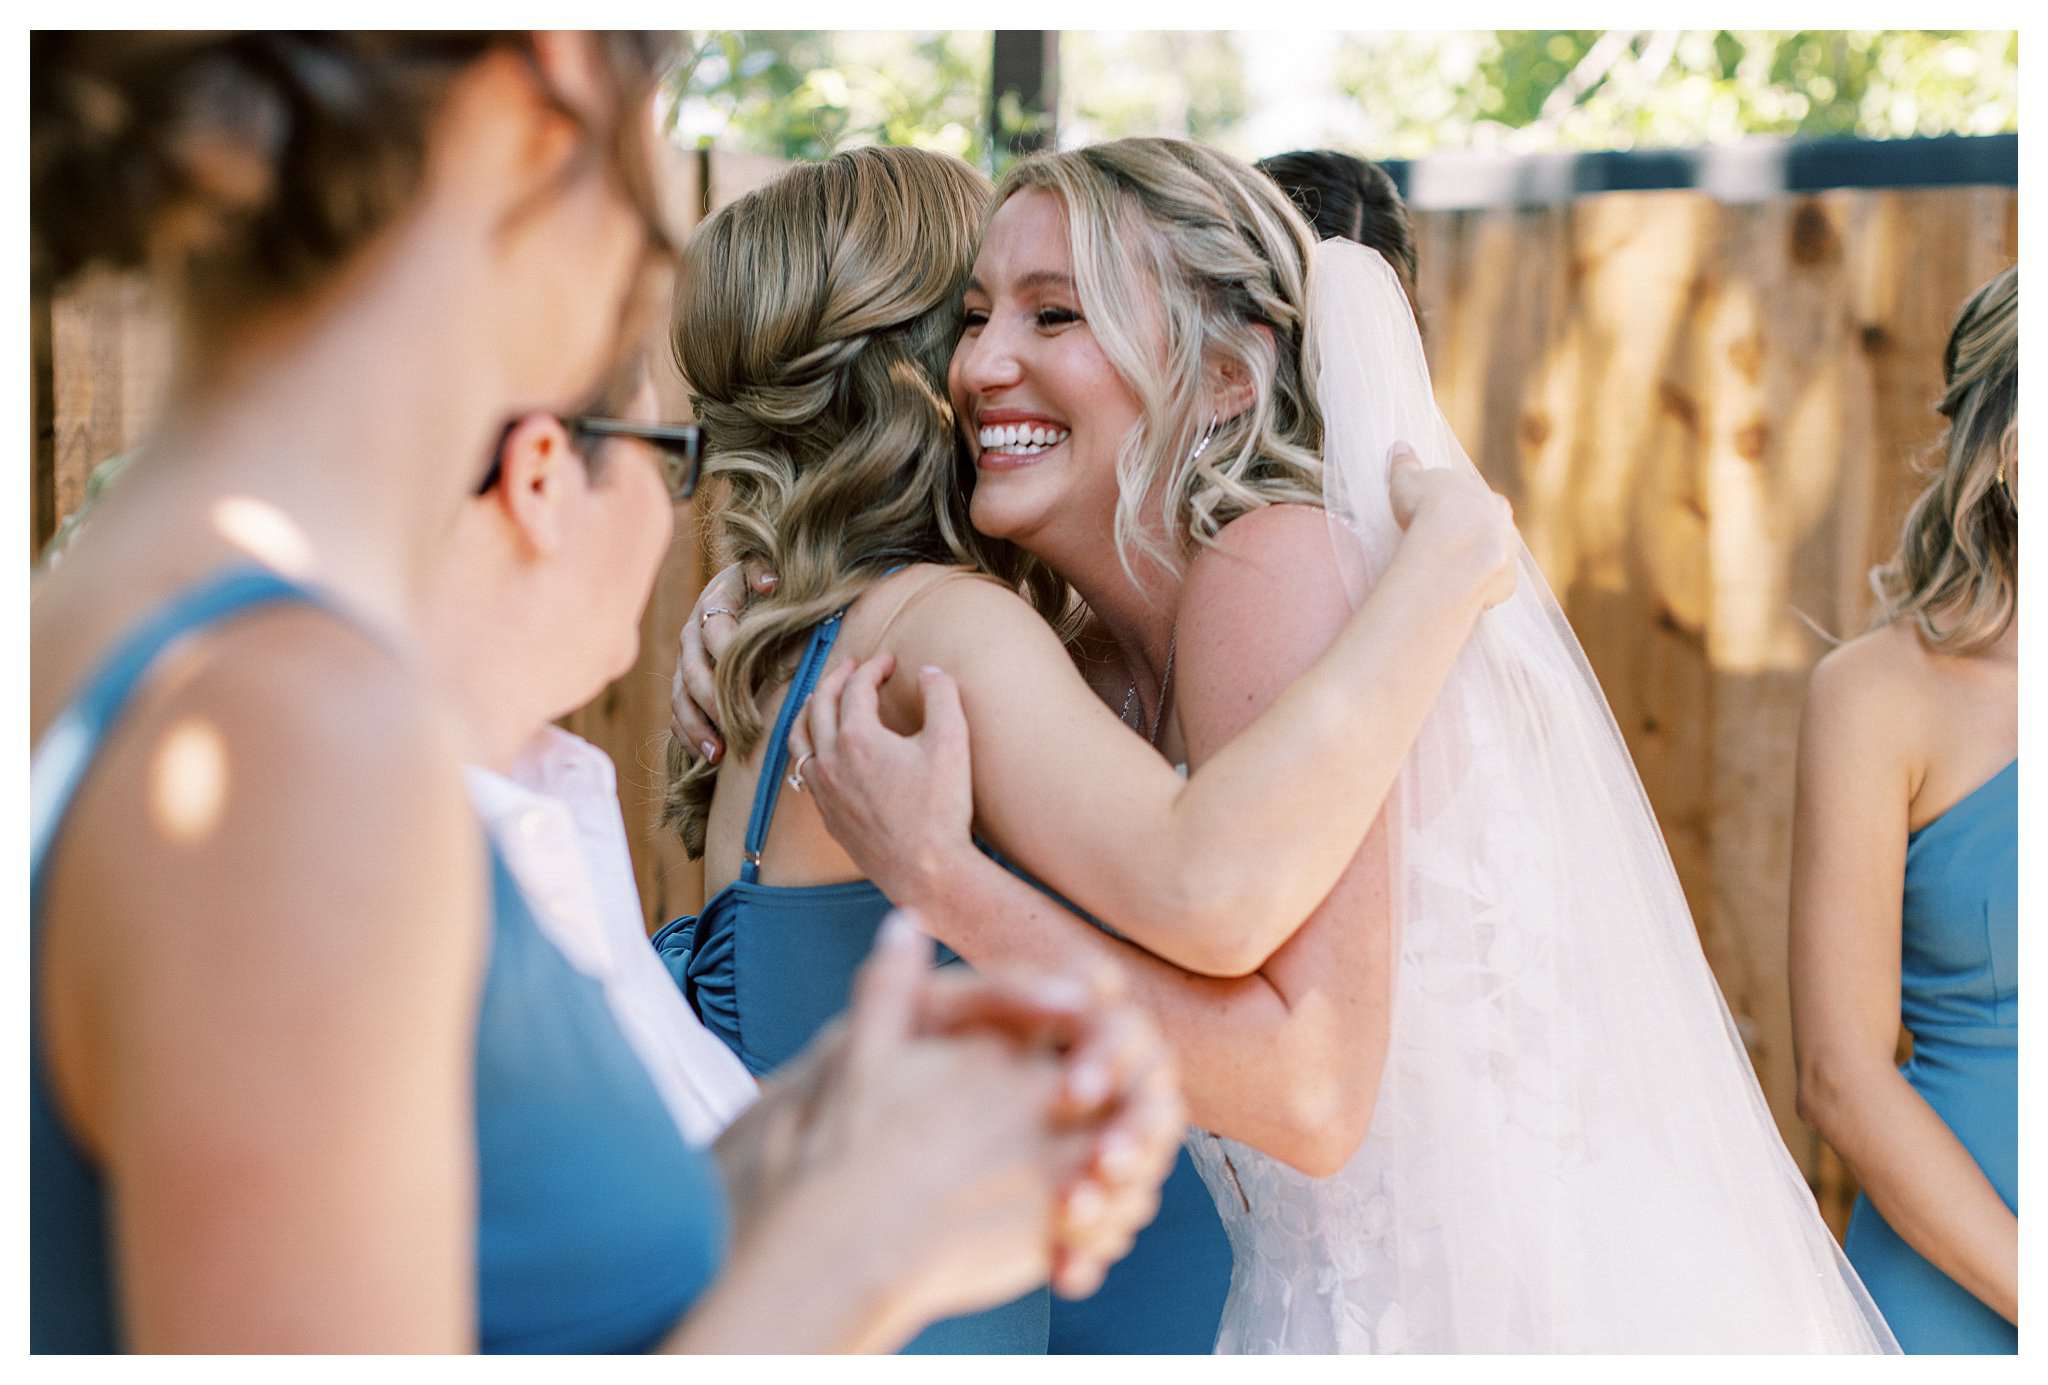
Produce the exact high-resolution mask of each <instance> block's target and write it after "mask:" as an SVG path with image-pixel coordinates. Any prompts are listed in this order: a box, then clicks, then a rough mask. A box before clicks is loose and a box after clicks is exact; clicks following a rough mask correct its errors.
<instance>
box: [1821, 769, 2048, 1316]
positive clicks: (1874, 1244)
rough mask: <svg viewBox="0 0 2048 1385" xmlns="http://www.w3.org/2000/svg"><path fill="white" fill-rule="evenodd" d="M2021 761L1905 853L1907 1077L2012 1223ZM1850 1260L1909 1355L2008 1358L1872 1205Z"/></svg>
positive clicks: (1912, 841)
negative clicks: (1909, 1040) (1995, 1193)
mask: <svg viewBox="0 0 2048 1385" xmlns="http://www.w3.org/2000/svg"><path fill="white" fill-rule="evenodd" d="M2019 777H2020V776H2019V761H2018V760H2014V761H2013V762H2012V763H2011V764H2009V765H2007V766H2006V767H2005V768H2004V769H2002V770H2000V771H1999V772H1998V773H1997V774H1995V775H1993V776H1992V777H1991V778H1990V779H1988V780H1986V781H1985V782H1984V783H1983V784H1981V785H1980V786H1978V787H1977V788H1976V789H1974V790H1972V791H1971V792H1970V793H1969V794H1967V795H1965V796H1964V797H1963V798H1962V800H1961V801H1959V802H1958V803H1957V804H1956V805H1955V806H1954V807H1952V808H1950V809H1949V810H1948V811H1947V812H1945V813H1943V814H1942V815H1941V816H1940V817H1938V818H1936V819H1934V821H1932V822H1930V823H1928V824H1927V825H1926V826H1925V827H1923V828H1921V829H1920V830H1919V831H1917V832H1915V833H1913V834H1912V835H1911V836H1909V837H1908V838H1907V839H1906V883H1905V897H1904V900H1903V903H1902V906H1901V909H1900V917H1899V923H1900V967H1899V980H1900V996H1899V1000H1900V1014H1901V1017H1902V1019H1903V1020H1904V1022H1905V1026H1906V1030H1907V1032H1908V1033H1910V1034H1911V1035H1912V1036H1913V1056H1912V1057H1911V1058H1909V1059H1908V1060H1907V1061H1906V1063H1905V1066H1904V1067H1902V1068H1901V1069H1900V1072H1901V1074H1902V1075H1903V1076H1904V1077H1905V1079H1906V1081H1907V1082H1909V1083H1910V1084H1911V1085H1912V1087H1913V1090H1914V1091H1916V1092H1918V1093H1919V1094H1920V1095H1921V1096H1922V1097H1923V1098H1924V1099H1925V1100H1926V1102H1927V1104H1928V1105H1929V1106H1932V1107H1933V1108H1934V1111H1935V1114H1936V1115H1938V1116H1940V1117H1941V1119H1942V1121H1943V1123H1945V1124H1946V1125H1947V1126H1948V1128H1949V1129H1950V1130H1951V1131H1953V1132H1954V1133H1955V1136H1956V1138H1957V1139H1958V1140H1960V1141H1962V1143H1963V1147H1964V1148H1966V1149H1968V1150H1969V1151H1970V1156H1971V1157H1972V1158H1973V1159H1975V1160H1976V1161H1977V1167H1978V1168H1980V1169H1982V1170H1983V1171H1984V1176H1985V1177H1986V1178H1987V1179H1989V1180H1990V1182H1991V1186H1992V1187H1993V1188H1995V1189H1997V1191H1998V1195H1999V1196H2000V1197H2001V1198H2003V1199H2005V1205H2006V1206H2007V1207H2010V1208H2011V1209H2012V1210H2013V1212H2014V1213H2015V1214H2017V1213H2018V1211H2019V1206H2020V1186H2019V1029H2020V1014H2019V1009H2020V994H2019ZM1847 1251H1848V1255H1849V1260H1850V1262H1851V1263H1852V1264H1854V1265H1855V1266H1856V1272H1857V1273H1858V1274H1860V1275H1861V1276H1862V1277H1863V1283H1864V1286H1865V1287H1866V1288H1868V1289H1869V1290H1870V1296H1871V1297H1872V1298H1873V1299H1875V1300H1876V1301H1877V1306H1878V1308H1879V1310H1880V1311H1882V1312H1883V1314H1884V1316H1885V1321H1886V1322H1888V1323H1889V1324H1890V1325H1891V1329H1892V1333H1893V1335H1895V1336H1896V1337H1897V1338H1898V1339H1899V1345H1900V1346H1901V1347H1903V1348H1904V1349H1905V1350H1906V1351H1908V1352H1910V1353H1922V1352H1942V1353H1953V1352H1996V1353H2004V1352H2013V1351H2017V1350H2018V1349H2019V1333H2018V1330H2017V1329H2016V1328H2015V1327H2014V1326H2013V1325H2012V1324H2011V1323H2009V1322H2007V1321H2006V1320H2005V1319H2004V1318H2002V1317H2000V1316H1999V1315H1998V1314H1997V1313H1995V1312H1993V1311H1992V1310H1991V1309H1990V1308H1988V1307H1986V1306H1985V1305H1984V1304H1983V1303H1982V1302H1981V1301H1980V1300H1978V1299H1977V1298H1976V1297H1975V1296H1974V1295H1972V1294H1971V1293H1969V1292H1968V1291H1967V1290H1965V1289H1964V1288H1963V1287H1962V1286H1961V1285H1959V1284H1957V1283H1956V1282H1955V1281H1954V1280H1952V1279H1950V1278H1949V1277H1948V1276H1947V1275H1945V1274H1943V1273H1942V1272H1941V1271H1940V1270H1938V1269H1936V1268H1935V1267H1934V1266H1933V1265H1932V1264H1931V1263H1930V1262H1928V1261H1927V1260H1926V1259H1925V1258H1923V1257H1922V1256H1921V1255H1920V1253H1919V1252H1918V1251H1916V1250H1914V1249H1913V1248H1912V1247H1911V1246H1909V1245H1907V1244H1906V1242H1905V1240H1904V1239H1903V1238H1901V1237H1900V1236H1899V1235H1898V1233H1897V1232H1895V1231H1893V1230H1892V1228H1891V1226H1890V1225H1889V1224H1888V1223H1887V1222H1886V1221H1885V1219H1884V1217H1883V1216H1882V1215H1880V1214H1879V1213H1878V1211H1877V1209H1876V1208H1875V1207H1873V1206H1872V1205H1871V1204H1870V1200H1869V1199H1868V1198H1866V1197H1863V1196H1861V1195H1860V1194H1859V1195H1858V1197H1857V1199H1856V1208H1855V1211H1854V1213H1853V1214H1852V1215H1851V1217H1850V1220H1849V1235H1848V1241H1847Z"/></svg>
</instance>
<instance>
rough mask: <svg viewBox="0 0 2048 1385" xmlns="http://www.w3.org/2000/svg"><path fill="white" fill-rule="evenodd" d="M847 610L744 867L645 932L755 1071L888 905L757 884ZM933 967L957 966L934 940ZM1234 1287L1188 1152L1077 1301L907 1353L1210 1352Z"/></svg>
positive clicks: (766, 768)
mask: <svg viewBox="0 0 2048 1385" xmlns="http://www.w3.org/2000/svg"><path fill="white" fill-rule="evenodd" d="M844 614H845V612H843V611H842V612H840V613H839V614H838V615H834V616H832V617H831V618H830V619H828V620H826V621H825V622H823V623H822V624H821V625H819V627H818V628H817V630H815V631H814V632H813V633H812V635H811V640H810V643H809V645H808V646H807V647H806V648H805V650H804V655H803V658H802V659H801V660H800V661H799V663H798V665H797V669H796V672H795V674H794V676H793V677H792V678H791V680H790V687H789V692H788V693H787V694H786V695H785V697H784V698H783V704H782V710H781V712H780V713H779V715H778V716H777V717H776V722H775V728H774V731H773V732H772V733H771V736H770V739H769V742H768V747H767V753H766V755H765V756H764V757H763V762H762V765H761V775H760V781H759V783H758V785H757V786H756V788H755V793H754V804H753V811H752V814H751V816H750V817H749V819H748V823H747V833H746V838H745V843H744V850H745V856H744V864H743V865H742V866H741V868H740V876H739V879H737V880H735V881H733V882H732V883H731V884H729V885H727V886H726V887H725V888H724V889H723V890H720V891H719V892H718V893H717V894H716V895H715V896H713V897H712V899H711V900H710V902H709V903H707V904H706V905H705V906H704V912H703V913H702V914H701V915H699V916H697V917H696V918H680V919H677V920H675V921H674V922H672V923H670V924H669V925H667V926H666V927H665V928H663V929H662V930H661V931H660V932H658V933H656V934H655V935H654V946H655V949H656V951H658V952H659V953H661V955H662V960H663V961H664V962H666V963H667V964H668V967H669V970H670V972H671V974H672V975H674V976H675V978H676V982H677V984H678V985H680V986H681V987H682V989H683V994H684V995H685V996H686V997H687V998H688V999H689V1002H690V1005H691V1008H692V1009H694V1010H695V1011H696V1012H697V1014H698V1015H699V1017H701V1018H702V1019H703V1021H704V1024H705V1026H706V1027H707V1028H708V1029H710V1030H711V1032H712V1033H714V1034H716V1035H718V1036H719V1037H720V1038H721V1039H723V1040H725V1042H726V1043H727V1044H728V1045H729V1046H730V1047H731V1048H732V1050H733V1052H734V1053H736V1054H738V1055H739V1057H740V1060H741V1061H742V1062H744V1063H745V1064H746V1065H747V1068H748V1070H749V1071H751V1072H753V1073H754V1074H756V1075H757V1076H758V1075H760V1074H762V1073H765V1072H768V1071H769V1070H770V1069H772V1068H775V1067H777V1066H779V1065H780V1064H782V1063H785V1062H787V1061H788V1060H789V1059H791V1058H792V1057H794V1056H795V1055H796V1053H797V1052H798V1050H800V1049H801V1048H802V1047H803V1046H804V1044H805V1043H807V1042H809V1040H810V1038H811V1036H812V1035H813V1034H815V1033H816V1032H817V1031H818V1029H819V1028H820V1027H821V1026H823V1025H824V1024H825V1022H826V1021H827V1020H830V1019H831V1018H832V1017H833V1016H835V1015H837V1014H838V1013H839V1012H840V1011H842V1010H844V1009H845V1008H846V1004H847V1001H848V999H849V996H850V994H851V991H852V983H853V974H854V972H855V971H856V970H857V969H858V968H859V966H860V964H861V962H862V961H863V960H864V959H865V958H866V956H867V954H868V952H869V950H870V949H871V948H872V947H873V945H874V938H875V933H876V931H877V930H878V929H879V928H880V926H881V923H882V919H883V918H884V917H885V916H886V915H887V914H888V912H889V908H890V905H889V900H888V898H887V897H886V896H885V895H884V894H883V893H882V892H881V890H879V889H877V888H876V887H875V886H874V884H872V883H871V882H869V881H865V880H856V881H849V882H847V883H844V884H836V885H810V886H777V885H763V884H761V883H760V859H761V849H762V846H763V844H764V843H765V842H766V841H767V839H768V828H769V824H770V823H771V822H772V821H773V819H774V815H775V805H776V801H777V799H778V797H779V796H780V792H781V786H782V776H783V764H784V761H785V759H786V757H787V753H788V750H787V746H788V740H789V728H790V726H791V725H792V724H793V723H794V721H795V719H796V716H797V714H798V713H799V712H800V711H801V710H802V708H803V705H804V703H805V702H806V701H807V700H808V699H809V697H810V695H811V690H812V689H813V688H814V687H815V686H816V685H817V681H818V678H819V676H820V674H821V673H822V672H823V671H824V667H825V663H826V660H827V659H828V658H829V657H830V655H831V652H832V645H833V643H834V641H835V640H836V639H837V638H838V634H839V627H840V620H841V618H842V617H843V616H844ZM938 954H939V960H940V962H941V963H942V964H951V963H957V962H959V960H960V958H959V956H958V954H956V953H954V952H953V951H952V950H951V949H949V948H945V947H943V946H942V947H940V948H939V950H938ZM1229 1286H1230V1244H1229V1242H1228V1240H1227V1239H1226V1238H1225V1236H1224V1234H1223V1225H1222V1221H1221V1219H1220V1218H1219V1217H1218V1216H1217V1213H1216V1207H1215V1203H1214V1202H1213V1201H1212V1200H1211V1199H1210V1197H1209V1194H1208V1190H1207V1189H1206V1188H1205V1187H1204V1186H1203V1184H1202V1182H1201V1179H1200V1177H1199V1176H1198V1175H1197V1174H1196V1173H1195V1170H1194V1167H1193V1164H1192V1163H1191V1161H1190V1160H1189V1157H1188V1154H1187V1152H1186V1151H1185V1150H1182V1151H1181V1154H1180V1156H1179V1160H1178V1162H1177V1163H1176V1164H1175V1166H1174V1171H1173V1175H1172V1177H1171V1178H1170V1179H1169V1180H1168V1181H1167V1184H1166V1186H1165V1188H1164V1189H1162V1190H1161V1194H1160V1211H1159V1215H1158V1216H1157V1217H1156V1218H1155V1219H1154V1220H1153V1222H1152V1224H1151V1225H1150V1226H1148V1227H1147V1228H1146V1229H1145V1230H1144V1231H1143V1232H1141V1233H1140V1234H1139V1236H1138V1240H1137V1244H1136V1245H1135V1246H1134V1247H1133V1249H1132V1251H1131V1253H1130V1254H1129V1255H1127V1256H1125V1257H1124V1259H1123V1260H1121V1261H1119V1262H1118V1263H1117V1265H1116V1266H1114V1267H1113V1268H1112V1269H1111V1271H1110V1274H1109V1277H1108V1279H1107V1280H1106V1281H1105V1282H1104V1284H1103V1287H1102V1289H1101V1290H1100V1291H1099V1292H1098V1293H1096V1294H1095V1295H1094V1296H1093V1297H1091V1298H1089V1299H1087V1300H1084V1301H1082V1302H1079V1303H1074V1302H1069V1301H1067V1300H1064V1299H1062V1300H1054V1299H1053V1298H1052V1297H1051V1295H1050V1293H1049V1291H1047V1290H1045V1289H1039V1290H1037V1291H1036V1292H1034V1293H1031V1294H1027V1295H1026V1296H1025V1297H1023V1298H1021V1299H1018V1300H1016V1301H1015V1302H1013V1303H1009V1304H1005V1305H1003V1306H1001V1307H999V1308H995V1309H992V1310H990V1311H989V1312H986V1313H978V1314H974V1315H972V1316H970V1317H964V1318H954V1319H950V1320H948V1321H946V1322H941V1323H936V1324H934V1325H933V1326H931V1327H929V1328H927V1329H926V1330H925V1331H924V1332H923V1333H921V1334H920V1335H919V1336H918V1337H917V1338H916V1339H915V1340H914V1341H912V1342H911V1344H910V1345H909V1346H908V1347H906V1348H905V1351H907V1352H913V1353H919V1354H928V1353H931V1354H936V1353H999V1352H1000V1353H1042V1352H1046V1351H1055V1352H1086V1353H1096V1352H1118V1353H1123V1352H1207V1351H1209V1350H1210V1349H1211V1348H1212V1347H1213V1346H1214V1345H1215V1341H1216V1328H1217V1324H1218V1322H1219V1321H1220V1320H1221V1318H1222V1315H1223V1300H1224V1298H1225V1297H1226V1296H1227V1295H1228V1293H1229Z"/></svg>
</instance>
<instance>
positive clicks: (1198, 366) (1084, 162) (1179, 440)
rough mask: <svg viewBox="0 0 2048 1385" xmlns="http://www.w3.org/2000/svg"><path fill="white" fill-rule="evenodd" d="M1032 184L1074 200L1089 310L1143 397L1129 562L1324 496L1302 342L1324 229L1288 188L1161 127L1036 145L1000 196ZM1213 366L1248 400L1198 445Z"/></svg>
mask: <svg viewBox="0 0 2048 1385" xmlns="http://www.w3.org/2000/svg"><path fill="white" fill-rule="evenodd" d="M1027 188H1038V189H1043V190H1045V191H1047V192H1050V193H1052V194H1054V195H1055V196H1057V197H1058V198H1059V199H1060V201H1061V203H1062V204H1063V205H1064V206H1065V209H1066V218H1067V235H1068V240H1069V245H1070V247H1071V253H1072V257H1073V263H1074V287H1075V291H1076V293H1077V294H1078V295H1079V297H1080V301H1081V310H1082V312H1083V314H1084V315H1085V316H1086V317H1087V319H1088V323H1089V327H1090V329H1091V330H1092V332H1093V333H1094V336H1095V340H1096V342H1097V343H1098V344H1099V345H1100V346H1101V348H1102V351H1103V354H1104V355H1106V356H1107V357H1109V360H1110V363H1111V364H1112V365H1113V366H1115V367H1116V371H1117V374H1118V375H1120V376H1121V377H1122V378H1123V381H1124V383H1125V385H1127V386H1128V387H1129V388H1130V390H1131V392H1132V393H1133V394H1134V395H1136V396H1137V399H1138V402H1139V405H1140V407H1141V410H1142V413H1141V415H1140V418H1139V420H1138V423H1137V425H1136V426H1135V427H1134V428H1133V429H1132V431H1131V434H1130V436H1129V438H1128V439H1126V441H1125V443H1124V446H1123V449H1122V453H1121V455H1120V456H1119V458H1118V491H1119V499H1118V502H1117V510H1116V528H1115V534H1116V543H1117V548H1118V550H1119V552H1120V553H1121V554H1122V556H1123V560H1124V565H1125V568H1126V570H1127V571H1128V570H1130V568H1131V563H1132V559H1133V557H1134V555H1136V554H1140V553H1142V554H1145V555H1147V556H1149V557H1151V558H1152V559H1154V560H1156V561H1158V562H1159V563H1161V564H1163V565H1164V566H1165V567H1167V569H1168V570H1170V571H1179V570H1180V569H1181V568H1182V567H1183V566H1184V564H1185V563H1186V560H1187V559H1188V558H1189V557H1190V556H1192V554H1193V552H1194V550H1195V547H1196V545H1198V544H1201V543H1205V542H1208V541H1209V540H1210V539H1212V538H1213V537H1214V536H1215V534H1216V532H1217V531H1218V530H1219V529H1221V528H1222V527H1223V526H1224V525H1226V524H1228V523H1229V522H1230V521H1231V520H1233V519H1235V518H1237V517H1238V516H1239V515H1241V514H1244V513H1245V512H1246V511H1248V510H1253V509H1257V508H1259V507H1260V506H1264V505H1272V504H1278V503H1283V502H1288V501H1293V502H1298V503H1302V504H1309V505H1320V504H1321V503H1322V495H1323V485H1322V462H1321V459H1320V455H1319V454H1320V453H1321V450H1322V445H1323V420H1322V413H1321V411H1320V410H1319V409H1318V408H1317V407H1316V402H1315V398H1314V389H1313V380H1312V376H1311V372H1310V370H1309V368H1308V367H1307V365H1306V363H1305V362H1304V360H1303V344H1304V337H1305V333H1306V329H1307V320H1306V313H1305V310H1306V304H1307V301H1308V263H1309V252H1310V251H1311V250H1312V249H1313V248H1314V247H1315V244H1316V237H1315V233H1314V232H1313V231H1312V230H1311V229H1310V228H1309V226H1308V223H1307V222H1305V221H1304V220H1303V219H1302V217H1301V214H1300V212H1298V211H1297V210H1296V209H1295V207H1294V205H1293V204H1292V203H1291V202H1289V201H1288V200H1287V197H1286V195H1285V194H1283V193H1282V192H1281V191H1280V189H1279V188H1278V187H1276V186H1275V185H1274V184H1273V182H1272V181H1271V180H1270V179H1268V178H1267V177H1265V176H1264V175H1263V174H1261V173H1259V172H1258V171H1257V170H1255V169H1253V168H1252V167H1251V166H1250V165H1248V164H1244V163H1241V162H1239V161H1238V160H1236V159H1233V158H1231V157H1230V156H1229V155H1227V154H1223V153H1219V152H1218V151H1216V150H1214V149H1210V148H1207V147H1205V146H1203V145H1200V144H1196V143H1193V142H1192V141H1189V140H1181V139H1163V138H1148V139H1121V140H1114V141H1111V142H1110V143H1107V144H1097V145H1091V146H1089V147H1088V148H1085V149H1074V150H1068V151H1065V152H1062V153H1052V154H1037V155H1033V156H1032V157H1030V158H1027V159H1025V160H1023V161H1022V162H1020V163H1018V164H1017V165H1016V166H1015V167H1014V168H1012V169H1011V170H1010V172H1009V174H1008V176H1006V177H1005V178H1004V179H1003V181H1002V183H1001V185H1000V186H999V187H998V188H997V189H996V206H998V207H1000V206H1001V205H1002V203H1003V202H1004V201H1005V200H1007V199H1008V198H1010V197H1013V196H1015V195H1016V194H1017V193H1019V192H1022V191H1024V190H1025V189H1027ZM991 210H992V211H993V209H991ZM1219 378H1222V379H1230V380H1233V381H1238V382H1243V383H1246V384H1249V385H1250V387H1251V395H1252V402H1251V404H1250V406H1249V407H1248V408H1246V409H1245V410H1244V411H1243V412H1241V413H1239V414H1238V415H1236V416H1235V417H1233V418H1228V419H1216V420H1215V422H1216V427H1215V429H1214V435H1213V436H1211V437H1209V440H1208V442H1207V444H1206V445H1205V446H1200V455H1199V456H1197V455H1195V454H1196V451H1197V448H1198V445H1200V444H1201V442H1202V439H1203V437H1204V436H1205V435H1206V434H1208V433H1209V432H1210V425H1211V421H1212V413H1211V412H1210V411H1209V406H1207V405H1205V403H1204V399H1205V397H1206V396H1208V395H1209V394H1210V393H1211V392H1212V390H1213V388H1214V386H1215V384H1216V382H1217V380H1218V379H1219ZM1148 505H1149V506H1153V507H1155V508H1154V509H1153V511H1152V513H1151V514H1149V515H1148V514H1147V506H1148ZM1134 576H1135V574H1134Z"/></svg>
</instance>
